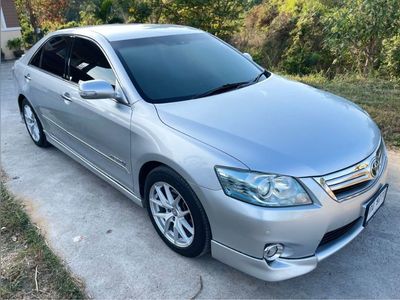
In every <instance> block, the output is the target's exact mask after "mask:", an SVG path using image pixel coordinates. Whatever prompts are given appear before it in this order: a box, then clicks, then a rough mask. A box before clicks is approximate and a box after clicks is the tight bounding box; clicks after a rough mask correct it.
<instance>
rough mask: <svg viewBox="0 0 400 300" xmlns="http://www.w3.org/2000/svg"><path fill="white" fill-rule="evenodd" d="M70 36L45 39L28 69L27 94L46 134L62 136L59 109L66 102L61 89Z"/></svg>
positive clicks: (64, 79)
mask: <svg viewBox="0 0 400 300" xmlns="http://www.w3.org/2000/svg"><path fill="white" fill-rule="evenodd" d="M70 42H71V39H70V37H69V36H63V35H61V36H55V37H52V38H50V39H49V40H48V41H46V42H45V43H44V44H43V46H42V47H41V48H40V49H39V50H38V51H37V52H36V53H35V55H34V56H33V57H32V59H31V61H30V62H29V64H28V66H27V67H26V68H25V71H24V72H25V74H24V77H25V81H26V84H27V97H28V100H29V101H30V102H31V104H32V105H33V106H34V108H35V110H36V112H38V116H39V118H40V120H41V122H42V124H43V127H44V130H45V132H46V134H48V135H52V136H54V137H57V138H58V139H63V136H64V135H65V133H64V131H63V130H62V124H61V120H60V112H61V111H62V110H63V109H64V106H65V103H64V99H63V98H62V91H63V90H64V89H65V88H64V87H65V86H66V85H68V84H69V83H68V81H67V80H66V67H67V57H68V53H69V49H70Z"/></svg>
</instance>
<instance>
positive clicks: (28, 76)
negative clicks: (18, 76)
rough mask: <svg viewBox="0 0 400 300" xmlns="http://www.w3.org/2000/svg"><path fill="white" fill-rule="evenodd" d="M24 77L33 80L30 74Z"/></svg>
mask: <svg viewBox="0 0 400 300" xmlns="http://www.w3.org/2000/svg"><path fill="white" fill-rule="evenodd" d="M24 77H25V79H26V80H28V81H30V80H31V79H32V78H31V75H30V74H25V75H24Z"/></svg>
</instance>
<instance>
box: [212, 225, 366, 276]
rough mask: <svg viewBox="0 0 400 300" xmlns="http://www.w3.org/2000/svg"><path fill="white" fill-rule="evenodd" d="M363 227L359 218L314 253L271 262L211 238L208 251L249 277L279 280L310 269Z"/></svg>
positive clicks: (345, 243)
mask: <svg viewBox="0 0 400 300" xmlns="http://www.w3.org/2000/svg"><path fill="white" fill-rule="evenodd" d="M363 230H364V227H363V226H362V219H360V220H359V221H358V223H356V225H355V226H354V227H353V228H352V229H351V230H349V232H347V233H346V234H344V235H343V236H341V237H340V238H338V239H336V240H334V241H332V242H330V243H328V244H326V245H324V246H321V247H319V248H318V249H317V252H316V253H315V255H313V256H310V257H304V258H278V259H277V260H275V261H273V262H272V263H267V262H266V261H265V260H264V259H262V258H261V259H260V258H256V257H252V256H249V255H246V254H244V253H241V252H238V251H236V250H234V249H232V248H229V247H227V246H225V245H223V244H220V243H218V242H217V241H214V240H213V241H211V253H212V256H213V257H214V258H216V259H217V260H219V261H221V262H223V263H225V264H227V265H230V266H232V267H234V268H236V269H238V270H240V271H242V272H244V273H247V274H249V275H251V276H254V277H256V278H259V279H262V280H265V281H280V280H286V279H290V278H293V277H297V276H300V275H303V274H306V273H309V272H311V271H312V270H314V269H315V268H316V267H317V264H318V262H320V261H322V260H324V259H325V258H327V257H329V256H331V255H332V254H334V253H335V252H337V251H339V250H340V249H342V248H343V247H344V246H346V245H347V244H348V243H350V242H351V241H352V240H353V239H354V238H356V237H357V236H358V235H359V234H360V233H361V231H363Z"/></svg>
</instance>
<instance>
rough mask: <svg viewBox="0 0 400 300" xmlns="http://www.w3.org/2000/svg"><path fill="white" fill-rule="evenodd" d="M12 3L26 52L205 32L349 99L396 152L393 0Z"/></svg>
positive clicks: (399, 63) (399, 70)
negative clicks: (115, 34) (158, 32)
mask: <svg viewBox="0 0 400 300" xmlns="http://www.w3.org/2000/svg"><path fill="white" fill-rule="evenodd" d="M16 3H17V8H18V12H19V16H20V21H21V25H22V31H23V42H24V44H25V46H26V47H29V46H30V45H32V43H34V42H35V41H36V40H37V39H38V38H39V37H40V36H42V35H43V34H45V33H47V32H49V31H52V30H56V29H59V28H66V27H74V26H82V25H94V24H104V23H174V24H183V25H189V26H194V27H197V28H201V29H204V30H206V31H208V32H210V33H212V34H215V35H216V36H218V37H220V38H222V39H224V40H226V41H228V42H229V43H231V44H233V45H234V46H236V47H237V48H239V49H240V50H242V51H244V52H249V53H250V54H251V55H252V56H253V58H254V60H255V61H256V62H258V63H259V64H260V65H262V66H263V67H265V68H267V69H269V70H272V71H274V72H278V73H283V74H286V75H291V76H297V77H296V79H301V80H302V81H304V82H306V83H308V84H312V85H315V86H318V87H322V88H325V89H328V90H330V91H333V92H334V93H338V94H341V95H344V96H346V97H348V98H350V99H352V100H353V101H355V102H357V103H358V104H360V105H361V106H362V107H363V108H364V109H366V110H367V111H368V112H369V113H370V114H371V115H372V116H373V117H374V118H375V120H376V121H377V123H378V125H379V126H380V127H381V129H382V130H383V133H384V136H385V138H386V140H387V141H388V144H389V145H391V146H400V95H399V86H400V0H263V1H262V0H83V1H79V0H16ZM38 29H40V33H39V31H38ZM300 76H301V78H300Z"/></svg>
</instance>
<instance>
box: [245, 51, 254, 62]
mask: <svg viewBox="0 0 400 300" xmlns="http://www.w3.org/2000/svg"><path fill="white" fill-rule="evenodd" d="M243 56H244V57H246V58H247V59H248V60H251V61H253V57H252V56H251V55H250V54H249V53H247V52H245V53H243Z"/></svg>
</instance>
